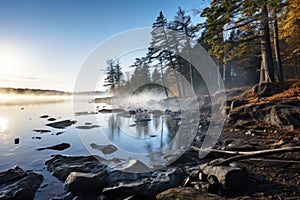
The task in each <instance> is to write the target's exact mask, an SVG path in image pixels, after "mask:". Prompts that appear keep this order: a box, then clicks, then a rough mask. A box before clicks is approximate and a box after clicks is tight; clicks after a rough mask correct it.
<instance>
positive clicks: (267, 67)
mask: <svg viewBox="0 0 300 200" xmlns="http://www.w3.org/2000/svg"><path fill="white" fill-rule="evenodd" d="M261 14H262V19H261V30H260V33H261V59H262V66H261V68H262V70H261V73H264V76H262V77H263V78H264V80H261V81H263V82H273V81H274V67H273V58H272V50H271V42H270V29H269V20H268V10H267V6H264V7H263V8H262V9H261ZM260 83H261V82H260Z"/></svg>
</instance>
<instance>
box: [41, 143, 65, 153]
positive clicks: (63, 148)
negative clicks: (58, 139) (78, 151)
mask: <svg viewBox="0 0 300 200" xmlns="http://www.w3.org/2000/svg"><path fill="white" fill-rule="evenodd" d="M70 146H71V145H70V144H68V143H61V144H57V145H54V146H51V147H41V148H38V149H36V150H38V151H42V150H45V149H50V150H56V151H62V150H65V149H67V148H69V147H70Z"/></svg>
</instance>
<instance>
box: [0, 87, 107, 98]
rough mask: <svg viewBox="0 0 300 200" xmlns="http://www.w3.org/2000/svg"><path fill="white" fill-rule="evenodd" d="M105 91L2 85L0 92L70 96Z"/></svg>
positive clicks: (102, 92)
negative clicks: (67, 90)
mask: <svg viewBox="0 0 300 200" xmlns="http://www.w3.org/2000/svg"><path fill="white" fill-rule="evenodd" d="M104 93H106V92H104V91H92V92H77V93H73V92H66V91H60V90H47V89H31V88H9V87H0V94H14V95H45V96H46V95H53V96H70V95H73V94H80V95H90V94H104Z"/></svg>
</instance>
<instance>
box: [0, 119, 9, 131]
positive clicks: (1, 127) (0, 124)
mask: <svg viewBox="0 0 300 200" xmlns="http://www.w3.org/2000/svg"><path fill="white" fill-rule="evenodd" d="M7 123H8V121H7V119H6V118H4V117H0V133H3V132H4V131H6V130H7Z"/></svg>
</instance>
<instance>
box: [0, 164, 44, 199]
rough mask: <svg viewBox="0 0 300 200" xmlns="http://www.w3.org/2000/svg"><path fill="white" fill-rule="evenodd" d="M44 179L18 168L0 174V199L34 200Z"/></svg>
mask: <svg viewBox="0 0 300 200" xmlns="http://www.w3.org/2000/svg"><path fill="white" fill-rule="evenodd" d="M43 180H44V178H43V176H42V175H40V174H36V173H33V172H30V171H24V170H23V169H21V168H20V167H15V168H12V169H9V170H7V171H5V172H0V199H19V200H23V199H34V195H35V192H36V191H37V189H38V188H39V187H40V185H41V183H42V182H43Z"/></svg>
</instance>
